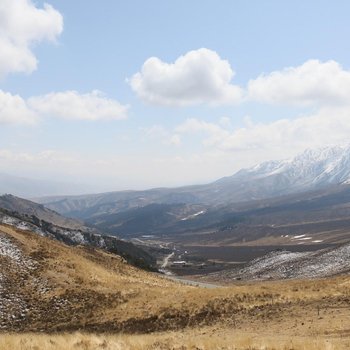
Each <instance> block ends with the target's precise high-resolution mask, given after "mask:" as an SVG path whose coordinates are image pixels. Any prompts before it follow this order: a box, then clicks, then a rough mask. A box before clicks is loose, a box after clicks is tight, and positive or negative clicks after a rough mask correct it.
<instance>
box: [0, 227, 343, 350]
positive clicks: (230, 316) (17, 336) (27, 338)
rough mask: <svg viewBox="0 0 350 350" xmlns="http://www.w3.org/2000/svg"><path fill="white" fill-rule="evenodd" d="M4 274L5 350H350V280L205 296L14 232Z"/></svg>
mask: <svg viewBox="0 0 350 350" xmlns="http://www.w3.org/2000/svg"><path fill="white" fill-rule="evenodd" d="M0 266H1V270H0V276H1V283H0V295H1V298H0V330H1V332H2V334H1V336H0V349H1V350H3V349H63V348H65V349H347V348H349V346H350V333H349V324H350V323H349V320H350V308H349V306H350V276H338V277H335V278H330V279H323V280H299V281H298V280H292V281H283V282H282V281H281V282H263V283H246V284H243V283H241V284H236V285H230V286H226V287H221V288H216V289H205V288H199V287H195V286H185V285H183V284H180V283H177V282H173V281H170V280H167V279H164V278H163V277H160V276H159V275H156V274H153V273H150V272H145V271H142V270H139V269H137V268H135V267H131V266H130V265H128V264H127V263H125V261H124V260H123V259H121V258H120V257H118V256H115V255H112V254H109V253H106V252H103V251H100V250H95V249H91V248H86V247H69V246H65V245H64V244H62V243H60V242H57V241H54V240H51V239H48V238H45V237H40V236H38V235H37V234H34V233H30V232H27V231H21V230H19V229H14V228H13V227H11V226H8V225H1V226H0ZM11 332H15V333H11ZM38 332H40V334H37V333H38ZM52 332H54V334H53V333H52ZM76 332H79V333H76ZM43 333H44V334H43ZM45 333H46V335H45ZM262 346H264V347H262Z"/></svg>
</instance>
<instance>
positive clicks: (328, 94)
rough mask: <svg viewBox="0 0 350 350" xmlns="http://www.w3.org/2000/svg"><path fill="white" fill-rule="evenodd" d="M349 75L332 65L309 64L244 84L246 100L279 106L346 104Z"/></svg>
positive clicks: (318, 62)
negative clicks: (245, 85) (247, 97)
mask: <svg viewBox="0 0 350 350" xmlns="http://www.w3.org/2000/svg"><path fill="white" fill-rule="evenodd" d="M349 95H350V71H347V70H344V69H343V68H342V66H341V65H340V64H339V63H337V62H335V61H327V62H320V61H318V60H309V61H306V62H305V63H304V64H302V65H301V66H298V67H290V68H285V69H283V70H282V71H275V72H272V73H269V74H263V75H261V76H259V77H258V78H257V79H254V80H250V81H249V83H248V96H249V99H250V100H255V101H259V102H264V103H269V104H280V105H300V106H308V105H323V106H324V105H336V104H344V103H347V104H349Z"/></svg>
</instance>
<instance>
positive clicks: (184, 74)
mask: <svg viewBox="0 0 350 350" xmlns="http://www.w3.org/2000/svg"><path fill="white" fill-rule="evenodd" d="M233 76H234V71H233V70H232V68H231V66H230V64H229V62H228V61H226V60H223V59H221V58H220V57H219V55H218V54H217V53H216V52H215V51H212V50H208V49H205V48H202V49H198V50H194V51H190V52H188V53H186V54H185V55H183V56H180V57H179V58H178V59H177V60H176V61H175V62H174V63H166V62H163V61H161V60H160V59H159V58H157V57H151V58H149V59H148V60H147V61H146V62H145V63H144V64H143V66H142V69H141V72H139V73H136V74H135V75H134V76H133V77H132V78H131V79H130V81H129V83H130V85H131V87H132V89H133V90H134V91H135V92H136V93H137V95H138V96H139V97H140V98H141V99H143V100H144V101H146V102H148V103H152V104H157V105H169V106H186V105H196V104H203V103H207V104H211V105H216V104H225V103H237V102H239V101H240V100H241V98H242V91H241V89H240V88H239V87H238V86H236V85H233V84H231V80H232V78H233Z"/></svg>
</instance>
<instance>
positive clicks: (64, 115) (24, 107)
mask: <svg viewBox="0 0 350 350" xmlns="http://www.w3.org/2000/svg"><path fill="white" fill-rule="evenodd" d="M127 112H128V106H125V105H122V104H120V103H119V102H118V101H116V100H113V99H110V98H107V97H106V96H104V94H103V93H101V92H99V91H93V92H90V93H86V94H79V93H78V92H76V91H64V92H57V93H51V94H47V95H43V96H35V97H31V98H29V99H27V100H25V99H23V98H22V97H20V96H18V95H12V94H10V93H8V92H3V91H1V90H0V123H3V124H4V123H12V124H34V123H36V122H37V121H38V120H40V119H41V118H46V117H55V118H61V119H66V120H91V121H97V120H120V119H125V118H127Z"/></svg>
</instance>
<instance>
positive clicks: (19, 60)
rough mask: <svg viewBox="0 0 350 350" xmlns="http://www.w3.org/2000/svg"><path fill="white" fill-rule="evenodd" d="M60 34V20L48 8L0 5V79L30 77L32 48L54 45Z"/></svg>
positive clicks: (25, 1) (22, 2)
mask: <svg viewBox="0 0 350 350" xmlns="http://www.w3.org/2000/svg"><path fill="white" fill-rule="evenodd" d="M62 30H63V17H62V15H61V14H60V13H59V12H58V11H57V10H55V9H54V8H53V7H52V6H51V5H48V4H44V6H43V8H37V7H36V5H35V4H34V3H33V2H32V1H31V0H1V2H0V52H1V55H0V76H4V75H6V74H8V73H11V72H24V73H31V72H32V71H34V70H35V69H36V67H37V59H36V57H35V55H34V54H33V52H32V51H31V49H32V47H33V45H35V44H37V43H39V42H41V41H44V40H47V41H55V39H56V38H57V37H58V35H60V34H61V32H62Z"/></svg>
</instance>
